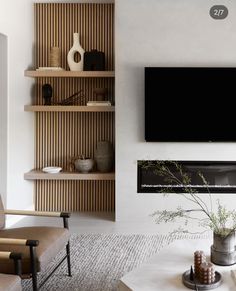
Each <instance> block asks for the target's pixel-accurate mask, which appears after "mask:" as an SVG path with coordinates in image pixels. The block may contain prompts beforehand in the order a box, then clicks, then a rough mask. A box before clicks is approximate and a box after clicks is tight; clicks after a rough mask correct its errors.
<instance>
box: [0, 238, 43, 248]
mask: <svg viewBox="0 0 236 291" xmlns="http://www.w3.org/2000/svg"><path fill="white" fill-rule="evenodd" d="M38 244H39V241H38V240H29V239H20V238H0V245H18V246H32V247H36V246H38Z"/></svg>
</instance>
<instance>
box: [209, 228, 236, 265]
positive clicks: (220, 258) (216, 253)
mask: <svg viewBox="0 0 236 291" xmlns="http://www.w3.org/2000/svg"><path fill="white" fill-rule="evenodd" d="M211 261H212V263H214V264H216V265H220V266H230V265H234V264H235V263H236V249H235V232H234V231H233V232H232V233H230V234H229V235H227V236H222V235H219V234H216V233H214V237H213V245H212V246H211Z"/></svg>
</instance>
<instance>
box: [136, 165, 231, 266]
mask: <svg viewBox="0 0 236 291" xmlns="http://www.w3.org/2000/svg"><path fill="white" fill-rule="evenodd" d="M139 165H140V166H141V167H142V168H144V169H150V168H151V169H152V170H155V172H154V173H155V174H157V175H159V176H162V177H164V179H165V181H166V182H167V184H173V185H177V186H178V187H181V189H183V192H180V193H176V192H173V191H172V193H175V194H176V195H179V196H180V197H182V198H184V199H186V200H188V202H189V201H190V202H191V203H192V205H193V208H190V209H189V208H188V209H184V208H182V207H181V206H178V208H177V209H176V210H164V211H162V210H157V211H155V212H154V213H153V216H154V217H155V220H156V222H157V223H158V224H159V223H162V222H165V223H166V222H175V221H176V220H177V219H180V220H183V225H185V226H187V225H188V223H189V222H190V221H199V225H200V227H202V228H204V229H205V230H209V229H210V230H212V231H213V234H214V242H213V246H212V247H211V260H212V262H213V263H215V264H219V265H224V266H228V265H232V264H235V263H236V253H235V248H236V247H235V230H236V211H235V210H228V209H227V208H226V207H225V206H224V205H222V204H221V203H220V201H219V199H218V200H216V203H213V202H214V201H213V198H214V197H212V195H211V193H210V190H209V184H208V182H207V181H206V179H205V177H204V176H203V175H202V173H200V172H199V173H198V176H199V179H200V180H201V183H203V184H204V186H205V187H206V188H207V189H208V191H209V192H208V195H204V196H201V195H199V194H198V191H197V190H196V189H193V188H191V187H189V185H191V177H190V176H189V174H188V173H187V172H186V170H185V169H184V168H183V167H182V166H181V165H180V164H178V162H176V161H139ZM162 192H164V193H163V194H164V195H165V196H168V195H166V193H170V192H171V189H170V188H167V189H166V188H163V191H162ZM165 192H166V193H165ZM198 213H199V215H197V214H198ZM201 215H203V216H201ZM195 227H197V226H196V225H195ZM173 232H174V233H176V232H189V230H188V229H183V228H178V229H177V230H174V231H173ZM195 232H196V230H195Z"/></svg>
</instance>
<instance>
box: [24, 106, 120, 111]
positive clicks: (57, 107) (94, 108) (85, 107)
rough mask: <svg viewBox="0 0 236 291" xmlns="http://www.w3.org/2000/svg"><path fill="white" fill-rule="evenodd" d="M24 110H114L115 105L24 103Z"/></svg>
mask: <svg viewBox="0 0 236 291" xmlns="http://www.w3.org/2000/svg"><path fill="white" fill-rule="evenodd" d="M24 110H25V111H31V112H114V111H115V106H75V105H74V106H58V105H57V106H54V105H51V106H45V105H25V106H24Z"/></svg>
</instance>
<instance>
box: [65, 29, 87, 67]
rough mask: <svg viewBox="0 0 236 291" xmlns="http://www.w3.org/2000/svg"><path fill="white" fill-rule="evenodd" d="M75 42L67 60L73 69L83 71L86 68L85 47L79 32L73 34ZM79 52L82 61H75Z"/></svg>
mask: <svg viewBox="0 0 236 291" xmlns="http://www.w3.org/2000/svg"><path fill="white" fill-rule="evenodd" d="M73 38H74V43H73V46H72V48H71V49H70V50H69V52H68V55H67V62H68V65H69V68H70V70H71V71H83V68H84V49H83V48H82V47H81V45H80V39H79V33H77V32H75V33H74V35H73ZM76 53H79V55H80V61H79V62H76V61H75V54H76Z"/></svg>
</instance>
